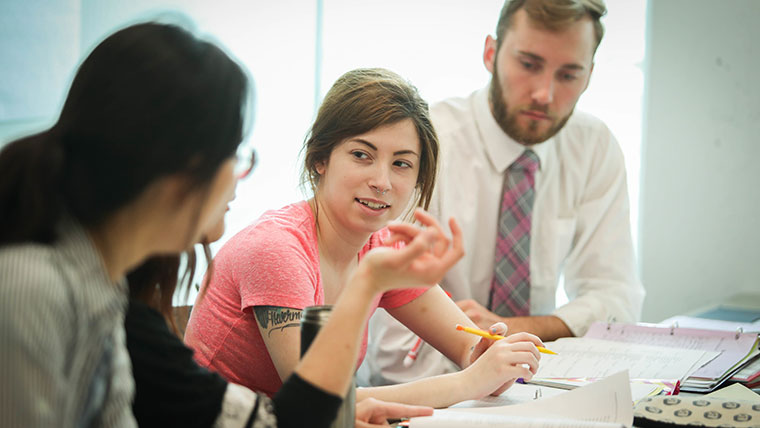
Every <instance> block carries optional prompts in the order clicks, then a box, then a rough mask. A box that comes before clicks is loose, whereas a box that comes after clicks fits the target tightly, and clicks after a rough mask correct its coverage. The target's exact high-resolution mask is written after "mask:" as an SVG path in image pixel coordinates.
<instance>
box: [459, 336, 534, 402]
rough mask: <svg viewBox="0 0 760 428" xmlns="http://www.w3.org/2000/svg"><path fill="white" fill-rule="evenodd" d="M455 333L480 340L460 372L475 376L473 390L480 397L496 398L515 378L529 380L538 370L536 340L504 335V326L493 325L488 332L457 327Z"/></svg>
mask: <svg viewBox="0 0 760 428" xmlns="http://www.w3.org/2000/svg"><path fill="white" fill-rule="evenodd" d="M457 330H460V331H463V332H467V333H470V334H475V335H477V336H480V337H482V339H480V341H478V342H477V344H476V345H475V346H474V347H473V348H472V351H471V354H470V366H469V367H467V368H466V369H465V370H464V371H470V370H472V371H474V372H479V374H477V375H475V376H474V378H477V379H478V381H477V387H478V389H480V388H481V387H482V388H483V389H482V390H481V392H483V393H485V394H484V395H487V394H490V395H499V394H501V393H502V392H504V391H505V390H506V389H507V388H509V387H510V386H512V384H513V383H514V382H515V380H517V379H518V378H523V379H525V380H530V379H531V378H532V377H533V375H534V374H535V373H536V371H537V370H538V364H539V360H540V359H541V352H540V351H539V348H543V345H544V344H543V342H542V341H541V339H539V338H538V337H537V336H535V335H533V334H530V333H525V332H520V333H515V334H511V335H509V336H507V335H506V333H507V325H506V324H504V323H503V322H497V323H494V324H493V325H492V326H491V327H490V328H489V331H483V330H479V329H477V328H474V327H464V326H460V327H458V328H457Z"/></svg>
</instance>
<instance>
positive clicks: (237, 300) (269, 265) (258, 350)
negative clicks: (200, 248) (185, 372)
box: [185, 201, 425, 396]
mask: <svg viewBox="0 0 760 428" xmlns="http://www.w3.org/2000/svg"><path fill="white" fill-rule="evenodd" d="M388 235H389V232H388V230H387V229H383V230H380V231H378V232H376V233H374V234H372V236H371V237H370V239H369V242H368V243H367V245H365V246H364V248H363V249H362V251H361V252H360V253H359V258H361V257H362V256H363V255H364V253H366V252H367V251H369V250H370V249H371V248H373V247H376V246H379V245H380V243H381V240H382V238H383V237H387V236H388ZM424 292H425V289H424V288H414V289H403V290H394V291H389V292H386V293H384V294H382V295H378V297H377V298H376V299H375V300H374V301H373V302H372V307H371V311H370V314H371V313H373V312H374V311H375V309H376V308H377V307H378V306H379V307H382V308H396V307H399V306H401V305H403V304H405V303H408V302H410V301H412V300H414V299H415V298H417V297H418V296H419V295H421V294H422V293H424ZM324 300H325V294H324V290H323V288H322V278H321V274H320V271H319V250H318V248H317V232H316V226H315V221H314V215H313V213H312V211H311V207H310V206H309V204H308V202H306V201H302V202H298V203H295V204H293V205H288V206H286V207H284V208H282V209H279V210H275V211H268V212H266V213H264V215H262V216H261V218H259V219H258V220H257V221H256V222H254V223H253V224H252V225H250V226H248V227H247V228H245V229H243V230H242V231H241V232H240V233H238V234H237V235H235V236H234V237H232V239H230V240H229V241H228V242H227V243H226V244H225V245H224V246H223V247H222V249H221V250H219V253H218V254H217V255H216V257H215V258H214V271H213V276H212V279H211V283H210V285H209V288H208V292H207V293H206V295H205V297H204V298H203V300H202V301H201V302H200V303H198V302H196V305H195V307H194V308H193V311H192V315H191V317H190V321H189V322H188V325H187V330H186V332H185V343H186V344H187V345H188V346H190V347H191V348H193V349H195V359H196V360H197V361H198V363H199V364H200V365H202V366H204V367H208V368H209V369H211V370H214V371H217V372H218V373H220V374H221V375H222V376H224V377H225V378H226V379H227V380H229V381H231V382H234V383H238V384H241V385H244V386H247V387H248V388H250V389H252V390H254V391H261V392H264V393H266V394H268V395H270V396H271V395H273V394H274V393H275V392H277V390H278V389H280V386H282V381H281V380H280V377H279V375H278V374H277V370H276V369H275V366H274V363H273V362H272V360H271V358H270V357H269V352H268V351H267V348H266V345H265V344H264V341H263V339H262V337H261V333H259V328H258V325H257V324H256V319H255V315H254V314H253V307H254V306H280V307H286V308H294V309H303V308H305V307H307V306H313V305H323V304H324ZM366 321H367V320H365V325H366ZM295 322H298V321H295ZM366 351H367V329H366V326H365V329H364V337H363V339H362V345H361V349H360V352H359V364H361V361H362V360H363V359H364V354H365V353H366Z"/></svg>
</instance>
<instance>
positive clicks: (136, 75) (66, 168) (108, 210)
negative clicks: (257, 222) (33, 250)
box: [0, 23, 248, 246]
mask: <svg viewBox="0 0 760 428" xmlns="http://www.w3.org/2000/svg"><path fill="white" fill-rule="evenodd" d="M247 96H248V80H247V78H246V75H245V73H244V72H243V71H242V69H241V68H240V67H239V66H238V65H237V64H236V63H235V62H234V61H232V60H231V59H230V58H229V57H228V56H227V55H226V54H225V53H224V52H223V51H222V50H221V49H219V48H218V47H216V46H215V45H213V44H212V43H209V42H206V41H203V40H200V39H198V38H196V37H195V36H193V35H192V34H190V33H189V32H187V31H185V30H183V29H181V28H179V27H177V26H173V25H166V24H158V23H143V24H137V25H133V26H130V27H128V28H125V29H123V30H120V31H118V32H116V33H114V34H113V35H111V36H109V37H108V38H106V39H105V40H104V41H103V42H101V43H100V44H99V45H98V46H97V47H96V48H95V49H94V50H93V51H92V53H91V54H90V55H89V56H88V57H87V59H85V61H84V62H83V63H82V65H81V66H80V67H79V70H78V71H77V73H76V76H75V78H74V81H73V83H72V85H71V89H70V90H69V93H68V96H67V98H66V101H65V103H64V106H63V109H62V111H61V115H60V117H59V119H58V121H57V122H56V123H55V125H54V126H53V127H52V128H50V129H49V130H47V131H44V132H42V133H39V134H37V135H33V136H30V137H26V138H22V139H20V140H17V141H14V142H12V143H10V144H8V145H7V146H6V147H5V148H4V149H3V150H2V151H1V152H0V171H2V180H0V207H2V208H1V209H0V246H1V245H7V244H11V243H18V242H29V241H31V242H39V243H50V242H52V241H54V240H55V238H56V236H55V228H56V225H57V223H58V222H59V219H60V217H61V215H62V213H64V212H66V213H68V214H69V215H70V216H72V217H73V218H74V219H76V220H77V221H78V222H79V223H80V224H82V225H83V226H85V227H87V228H89V227H96V226H98V225H99V224H101V223H102V222H103V221H104V220H106V219H107V218H108V217H109V216H110V215H111V214H113V213H114V212H115V211H117V210H118V209H119V208H122V207H123V206H125V205H126V204H128V203H129V202H130V201H132V200H134V199H135V198H136V197H137V196H138V195H139V194H140V193H141V192H142V191H143V190H144V189H145V188H146V187H147V186H148V185H149V184H150V183H152V182H154V181H155V180H157V179H159V178H161V177H163V176H166V175H169V174H173V173H183V174H185V175H186V176H187V177H189V178H190V179H191V181H192V182H191V185H192V186H195V187H203V186H206V185H208V183H210V181H211V180H212V178H213V176H214V174H215V173H216V171H217V169H218V168H219V166H220V165H221V164H222V163H223V161H224V160H225V159H227V158H229V157H230V156H232V155H233V154H234V153H235V150H236V148H237V146H238V144H239V143H240V141H241V140H242V134H243V122H244V117H243V115H244V114H245V112H244V109H245V106H246V97H247ZM188 239H189V238H188ZM188 244H191V243H190V242H189V243H188Z"/></svg>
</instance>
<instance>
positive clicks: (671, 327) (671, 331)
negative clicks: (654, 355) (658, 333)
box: [670, 321, 678, 336]
mask: <svg viewBox="0 0 760 428" xmlns="http://www.w3.org/2000/svg"><path fill="white" fill-rule="evenodd" d="M677 328H678V321H676V322H674V323H673V324H671V325H670V335H671V336H672V335H673V334H674V333H675V331H676V329H677Z"/></svg>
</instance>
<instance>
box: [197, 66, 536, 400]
mask: <svg viewBox="0 0 760 428" xmlns="http://www.w3.org/2000/svg"><path fill="white" fill-rule="evenodd" d="M304 154H305V156H304V165H303V177H304V179H303V181H304V182H305V183H309V184H310V185H311V190H312V193H313V197H312V198H311V199H309V200H306V201H300V202H296V203H294V204H291V205H288V206H286V207H283V208H281V209H278V210H272V211H268V212H266V213H264V215H263V216H261V217H260V218H259V219H258V220H256V221H255V222H253V224H251V225H250V226H248V227H247V228H245V229H244V230H242V231H241V232H240V233H238V234H237V235H235V236H234V237H233V238H232V239H230V240H229V241H227V243H226V244H225V245H224V246H223V247H222V248H221V250H219V253H218V254H217V257H216V259H215V261H216V269H215V270H214V272H213V273H212V274H210V276H211V280H210V286H209V288H208V293H207V294H206V296H204V298H203V300H201V301H199V302H196V305H195V307H194V309H193V313H192V315H191V317H190V321H189V324H188V327H187V331H186V335H185V342H186V343H187V344H188V345H190V347H192V348H194V349H195V350H196V359H197V360H198V362H199V363H200V364H201V365H202V366H205V367H209V368H211V369H213V370H215V371H218V372H219V373H220V374H222V375H223V376H225V377H226V378H227V379H230V380H232V381H234V382H236V383H240V384H242V385H245V386H247V387H249V388H251V389H255V390H259V391H262V392H265V393H267V394H269V395H274V394H276V393H278V391H279V390H280V388H281V386H282V385H283V383H282V382H283V381H284V380H285V379H287V378H288V376H290V374H291V373H292V372H293V370H294V368H295V367H296V364H297V363H298V355H299V344H300V340H299V331H298V329H297V324H294V323H292V322H290V320H293V319H298V318H299V317H300V316H301V313H302V311H303V309H304V308H305V307H307V306H312V305H322V304H333V303H334V302H335V301H336V300H340V299H342V298H343V296H344V295H345V294H347V293H353V292H354V290H353V287H354V284H352V283H351V282H350V281H348V279H349V278H351V277H352V275H354V272H355V271H356V270H357V269H358V266H361V263H362V262H363V260H364V258H366V257H367V255H368V254H371V252H372V250H373V249H374V248H376V247H378V246H381V245H389V244H390V243H393V242H394V238H393V237H390V236H389V232H391V231H393V230H394V229H395V228H397V227H399V224H398V223H395V222H394V221H395V220H396V219H397V218H399V217H404V216H407V217H408V216H409V214H412V212H411V211H412V210H411V209H410V207H417V208H418V209H417V210H416V211H414V212H413V216H414V219H415V220H417V221H419V222H420V223H422V225H424V226H425V227H427V228H428V229H434V230H439V231H441V233H442V229H443V227H442V226H441V225H440V224H439V223H438V222H437V221H436V220H435V219H433V218H432V217H431V216H430V215H428V214H427V213H425V212H424V211H423V210H422V209H423V208H426V207H427V205H428V203H429V201H430V197H431V194H432V191H433V187H434V184H435V175H436V168H437V163H438V138H437V136H436V134H435V131H434V130H433V126H432V124H431V122H430V117H429V113H428V106H427V103H426V102H425V101H424V100H423V99H422V97H420V95H419V93H418V91H417V89H416V88H415V87H414V86H412V85H411V84H409V82H407V81H406V80H404V79H403V78H402V77H401V76H399V75H398V74H396V73H393V72H391V71H388V70H385V69H378V68H373V69H357V70H352V71H349V72H347V73H345V74H344V75H343V76H341V77H340V78H339V79H338V80H337V81H336V82H335V84H333V86H332V87H331V88H330V90H329V91H328V92H327V94H326V95H325V98H324V100H323V101H322V105H321V106H320V108H319V112H318V113H317V117H316V119H315V120H314V124H313V125H312V127H311V131H310V133H309V136H308V138H307V140H306V142H305V144H304ZM449 226H450V227H451V229H452V231H456V230H457V229H458V227H457V226H456V222H454V220H453V219H451V220H450V221H449ZM435 251H437V250H435V249H434V252H435ZM400 280H403V279H400ZM397 286H398V287H404V288H405V289H399V290H391V291H388V292H385V293H383V294H382V295H380V296H378V297H377V298H375V299H374V300H373V302H372V307H371V311H374V310H375V309H376V308H378V307H381V308H384V309H385V310H386V311H388V312H389V313H390V314H391V315H393V316H394V317H396V318H397V319H398V320H399V321H401V322H402V323H403V324H405V325H406V326H407V327H409V328H410V329H412V330H413V331H414V332H415V333H417V334H418V335H419V336H420V337H422V338H423V339H424V340H425V341H426V342H428V343H430V344H431V345H432V346H434V347H435V348H436V349H438V350H439V351H441V352H442V353H443V354H444V355H446V356H447V357H449V358H450V359H451V360H452V361H454V362H455V363H457V364H459V365H460V367H462V368H463V370H462V371H460V372H457V373H452V374H450V375H444V376H438V377H434V378H427V379H421V380H419V381H416V382H411V383H408V384H403V385H392V386H386V387H379V388H362V389H359V390H358V391H357V395H356V396H357V398H359V399H361V398H366V397H372V398H376V399H380V400H385V401H394V402H399V403H406V404H418V405H426V406H432V407H445V406H449V405H451V404H453V403H456V402H459V401H463V400H468V399H475V398H481V397H483V396H485V395H488V394H498V393H500V392H502V391H503V390H505V389H506V388H508V387H509V386H511V385H512V383H513V382H514V381H515V380H516V379H517V378H520V377H522V378H526V379H529V378H530V377H531V376H532V375H533V374H534V373H535V371H536V370H537V368H538V360H539V358H540V356H539V354H538V349H537V348H536V346H540V345H541V341H540V340H539V339H538V338H537V337H536V336H533V335H531V334H527V333H519V334H515V335H511V336H509V337H507V338H506V339H505V340H501V341H496V342H494V341H492V340H487V339H483V340H479V339H478V338H477V337H475V336H472V335H467V334H462V333H459V332H457V331H456V330H455V328H454V327H455V325H456V324H463V325H467V326H471V327H476V326H475V324H474V323H473V322H472V321H471V320H470V319H469V318H467V316H466V315H465V314H464V313H463V312H462V311H461V310H460V309H459V308H458V307H457V306H456V305H455V304H454V302H453V301H451V299H449V298H448V297H447V296H446V294H445V293H444V292H443V290H442V289H441V288H440V287H437V286H436V287H431V288H429V289H419V288H413V287H414V284H410V283H403V282H399V283H397ZM365 325H366V322H362V325H361V330H362V339H363V340H362V347H361V351H360V354H359V355H360V356H359V362H361V359H362V358H363V357H364V353H365V351H366V347H367V340H368V338H367V334H366V331H365ZM501 327H502V328H503V330H502V331H506V326H505V325H504V324H501ZM494 328H496V327H494ZM402 346H403V345H402ZM252 361H256V362H258V364H256V365H255V367H252V366H251V364H250V363H251V362H252Z"/></svg>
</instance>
